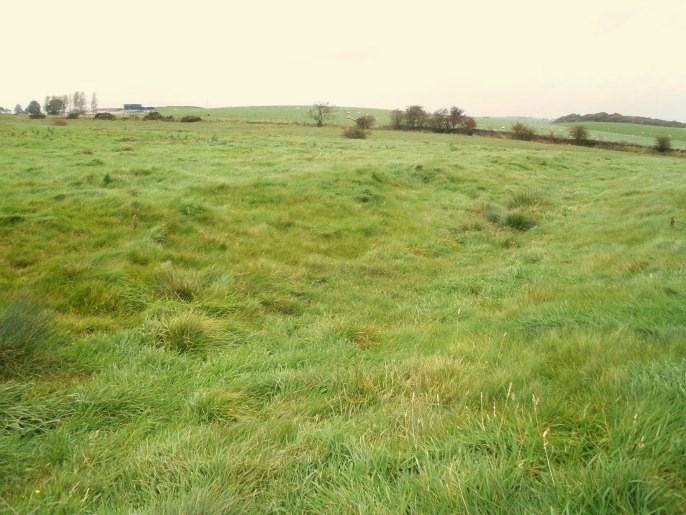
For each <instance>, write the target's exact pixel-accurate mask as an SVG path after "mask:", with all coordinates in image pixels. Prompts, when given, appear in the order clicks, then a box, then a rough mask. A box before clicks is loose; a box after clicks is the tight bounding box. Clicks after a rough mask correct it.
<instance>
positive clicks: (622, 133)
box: [159, 106, 686, 150]
mask: <svg viewBox="0 0 686 515" xmlns="http://www.w3.org/2000/svg"><path fill="white" fill-rule="evenodd" d="M403 108H404V107H403ZM309 109H310V106H258V107H221V108H200V107H163V108H160V109H159V111H160V112H161V113H162V114H163V115H164V116H175V117H177V118H180V117H182V116H200V117H202V118H203V119H205V120H206V121H216V120H225V121H233V122H243V123H283V124H305V125H307V124H309V123H311V122H312V120H311V119H309V118H308V117H307V111H308V110H309ZM389 113H390V111H389V110H387V109H370V108H364V107H340V108H337V109H336V112H335V114H334V118H333V119H332V120H331V123H333V124H336V125H352V124H353V123H352V122H351V121H350V120H351V119H354V118H358V117H360V116H365V115H371V116H374V117H375V118H376V119H377V125H378V126H388V125H389V124H390V118H389ZM518 121H519V122H522V123H525V124H527V125H528V126H530V127H531V128H532V129H534V130H535V131H536V133H537V134H539V135H542V136H546V135H549V134H554V135H555V136H557V137H559V138H567V137H568V136H569V130H570V128H571V127H574V126H576V125H583V126H584V127H586V128H587V129H588V133H589V136H590V138H591V139H594V140H598V141H611V142H620V143H629V144H632V145H641V146H644V147H652V146H654V145H655V138H657V137H659V136H667V137H669V138H670V139H671V143H672V148H674V149H682V150H686V129H679V128H673V127H655V126H649V125H638V124H633V123H602V122H584V123H582V124H578V123H565V124H561V123H552V122H551V121H549V120H543V119H539V118H527V117H509V118H497V117H481V118H477V128H479V129H487V130H494V131H508V132H509V131H510V130H511V127H512V124H513V123H515V122H518Z"/></svg>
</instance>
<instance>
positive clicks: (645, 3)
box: [0, 0, 686, 122]
mask: <svg viewBox="0 0 686 515" xmlns="http://www.w3.org/2000/svg"><path fill="white" fill-rule="evenodd" d="M2 14H3V24H2V28H1V29H0V48H2V49H3V52H2V69H3V74H2V75H3V79H2V81H1V82H0V106H3V107H6V108H13V107H14V105H15V104H16V103H20V104H22V105H24V106H25V105H26V104H27V103H28V102H29V101H30V100H32V99H36V100H38V101H39V102H41V103H42V102H43V99H44V98H45V96H46V95H59V94H66V93H72V92H74V91H75V90H78V91H85V92H86V94H87V95H88V97H89V98H90V94H91V92H93V91H95V92H96V93H97V95H98V97H99V101H100V106H101V107H117V106H119V105H120V104H122V103H124V102H135V103H144V104H146V105H156V106H161V105H198V106H204V107H221V106H242V105H282V104H283V105H292V104H311V103H313V102H315V101H318V100H324V101H329V102H331V103H333V104H336V105H340V106H359V107H381V108H403V107H405V106H407V105H410V104H420V105H423V106H424V107H425V108H427V109H430V110H433V109H436V108H439V107H444V106H445V107H447V106H450V105H458V106H460V107H462V108H464V109H465V110H466V111H467V113H469V114H472V115H474V116H497V115H502V116H508V115H528V116H540V117H557V116H560V115H563V114H567V113H570V112H578V113H590V112H597V111H608V112H615V111H617V112H620V113H623V114H627V115H642V116H652V117H659V118H667V119H670V120H671V119H677V120H680V121H684V122H686V64H685V63H686V59H685V57H686V0H571V1H559V0H557V1H556V0H518V1H513V0H489V1H488V2H477V1H476V0H469V1H462V0H452V1H444V0H423V1H422V2H409V3H408V5H406V6H403V5H400V3H399V2H398V1H397V0H393V1H391V0H344V1H337V2H329V1H327V0H318V1H316V0H288V1H285V0H280V1H275V0H250V1H229V0H224V1H213V0H194V1H192V2H189V1H179V2H178V3H176V4H175V3H172V2H171V1H169V0H167V1H160V0H138V1H132V0H119V1H117V2H114V1H111V0H110V1H102V0H61V1H59V2H57V1H54V0H43V1H41V0H24V1H22V2H19V1H16V0H10V3H9V5H7V4H5V5H3V8H2Z"/></svg>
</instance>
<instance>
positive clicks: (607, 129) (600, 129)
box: [477, 118, 686, 149]
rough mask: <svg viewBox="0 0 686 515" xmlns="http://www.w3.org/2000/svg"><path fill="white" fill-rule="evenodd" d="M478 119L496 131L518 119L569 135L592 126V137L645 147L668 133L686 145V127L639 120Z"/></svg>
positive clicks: (674, 142) (676, 145)
mask: <svg viewBox="0 0 686 515" xmlns="http://www.w3.org/2000/svg"><path fill="white" fill-rule="evenodd" d="M477 121H478V127H479V128H480V129H492V130H496V131H509V130H510V127H512V124H513V123H514V122H515V121H522V122H523V123H526V124H527V125H529V126H530V127H532V128H533V129H534V130H535V131H536V132H537V133H538V134H541V135H546V134H550V133H553V134H555V135H556V136H558V137H561V138H564V137H567V136H568V135H569V129H570V127H574V126H577V125H583V126H584V127H586V129H588V132H589V136H590V137H591V138H592V139H596V140H599V141H617V142H622V143H631V144H634V145H642V146H645V147H652V146H654V145H655V138H657V137H658V136H668V137H669V138H671V141H672V148H675V149H686V129H679V128H673V127H654V126H650V125H638V124H635V123H602V122H583V123H552V122H549V121H546V120H539V119H527V118H521V119H517V118H479V119H478V120H477ZM503 127H504V128H503Z"/></svg>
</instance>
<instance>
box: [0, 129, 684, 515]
mask: <svg viewBox="0 0 686 515" xmlns="http://www.w3.org/2000/svg"><path fill="white" fill-rule="evenodd" d="M0 145H1V146H2V148H1V150H2V151H1V152H0V169H1V170H2V173H3V182H2V185H3V186H2V189H3V191H2V194H3V199H4V201H3V203H2V205H0V235H1V237H0V270H1V272H0V292H3V293H2V301H3V304H5V305H6V304H7V302H8V300H9V299H10V297H12V296H13V295H14V294H15V293H17V292H23V294H24V295H25V296H28V297H31V298H33V302H34V303H36V304H38V305H39V307H40V306H42V307H44V308H48V309H49V310H52V312H53V314H54V317H55V321H56V324H57V328H58V329H59V335H58V336H57V337H52V338H46V339H45V348H44V349H42V350H41V352H40V358H41V359H40V360H39V361H37V362H35V361H31V362H29V363H28V364H27V368H26V370H25V371H24V374H25V375H23V376H22V375H20V376H14V377H10V378H6V379H5V380H4V381H3V382H2V383H0V477H1V478H3V479H2V482H1V483H0V498H1V499H2V504H3V505H9V506H11V507H12V509H13V510H16V511H18V512H20V513H23V512H29V511H32V510H38V511H45V512H47V511H52V512H55V511H66V512H75V511H79V510H87V511H93V510H97V511H121V512H129V511H132V510H140V511H159V512H165V511H169V512H174V511H179V510H180V511H183V512H203V511H205V512H207V511H211V512H217V511H221V510H235V511H260V512H262V511H279V510H282V511H288V512H293V511H317V512H321V511H325V510H329V511H331V510H333V511H339V510H350V511H381V510H390V511H393V512H400V511H406V510H410V511H422V512H432V513H433V512H440V511H444V512H458V511H469V512H478V511H489V512H493V511H503V512H505V511H509V512H511V511H521V512H543V511H549V510H550V509H552V510H553V511H563V510H565V509H567V510H569V511H571V512H608V511H611V512H617V511H630V512H634V511H648V510H657V511H659V510H662V509H664V510H667V511H672V512H675V511H679V510H680V509H683V507H684V495H685V494H686V492H685V490H684V478H685V477H686V468H685V464H684V461H683V456H684V454H686V448H685V447H684V445H685V442H686V434H685V433H684V427H686V398H685V397H684V392H683V384H684V376H685V374H686V351H685V349H684V345H683V342H684V339H685V338H686V329H685V327H686V308H685V306H686V303H685V302H684V296H685V295H686V276H685V272H684V268H683V255H684V251H686V241H685V239H684V226H683V220H685V219H686V204H685V203H684V199H685V198H686V183H684V181H683V162H682V161H681V160H679V159H671V158H668V157H657V156H642V155H635V154H625V153H619V152H604V151H596V150H589V149H583V148H573V147H569V148H568V147H554V146H550V145H536V144H526V143H520V142H511V141H500V140H489V139H485V138H467V137H456V136H439V135H430V134H413V133H397V132H385V131H379V132H376V133H375V134H374V136H373V137H372V139H370V140H367V141H349V140H344V139H342V138H341V137H340V136H339V130H338V129H322V130H317V129H314V128H309V127H278V126H264V127H263V126H250V125H234V124H226V123H221V122H214V123H203V124H193V125H186V124H168V123H166V124H165V123H143V122H117V123H96V122H93V121H88V120H83V121H77V122H70V124H69V125H68V126H67V127H51V126H50V125H49V124H48V123H47V122H42V121H38V122H33V123H28V122H15V121H14V120H9V121H8V120H3V122H2V125H0ZM134 214H135V215H136V217H137V226H136V227H135V228H134V226H133V219H132V216H133V215H134ZM517 214H518V215H520V218H519V219H522V217H524V219H525V220H526V219H528V220H533V221H535V223H536V226H535V227H534V228H532V229H531V230H529V231H519V230H516V229H514V228H512V227H510V226H508V225H507V222H508V221H510V223H513V221H516V220H517V219H518V218H517V217H513V216H512V215H517ZM508 215H509V216H508ZM670 216H675V217H676V219H677V224H676V226H675V227H674V228H670V227H669V226H668V223H667V222H668V219H669V217H670ZM24 316H25V319H26V320H27V323H30V322H31V321H32V320H33V318H32V317H34V316H35V315H34V312H27V313H25V314H24ZM0 322H1V323H4V324H5V325H7V324H8V322H7V318H5V319H0ZM32 369H34V370H37V371H38V372H36V373H34V374H31V373H30V371H31V370H32ZM35 490H40V493H35Z"/></svg>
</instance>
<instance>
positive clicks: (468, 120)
mask: <svg viewBox="0 0 686 515" xmlns="http://www.w3.org/2000/svg"><path fill="white" fill-rule="evenodd" d="M474 129H476V120H475V119H474V118H472V117H471V116H465V117H464V118H463V119H462V130H463V131H464V132H465V134H468V135H469V136H471V135H472V134H474Z"/></svg>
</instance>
